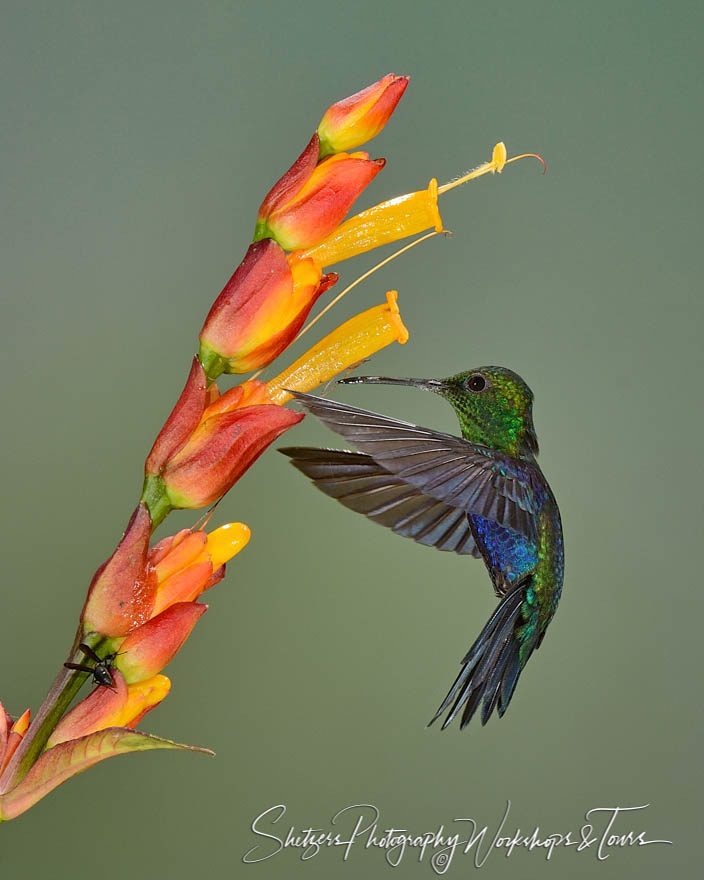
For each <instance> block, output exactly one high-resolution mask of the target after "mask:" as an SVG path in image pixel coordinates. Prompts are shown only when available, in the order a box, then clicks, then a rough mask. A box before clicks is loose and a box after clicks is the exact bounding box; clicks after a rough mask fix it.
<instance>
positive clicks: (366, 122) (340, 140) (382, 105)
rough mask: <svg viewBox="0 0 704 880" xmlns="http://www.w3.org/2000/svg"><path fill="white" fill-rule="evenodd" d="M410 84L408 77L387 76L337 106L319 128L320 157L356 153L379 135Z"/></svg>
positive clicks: (391, 74) (332, 108) (333, 107)
mask: <svg viewBox="0 0 704 880" xmlns="http://www.w3.org/2000/svg"><path fill="white" fill-rule="evenodd" d="M407 85H408V77H407V76H396V75H395V74H393V73H387V74H386V76H384V77H382V78H381V79H380V80H379V81H378V82H375V83H372V85H370V86H367V88H366V89H362V90H361V91H360V92H357V93H356V94H354V95H350V96H349V98H343V100H342V101H338V102H337V103H336V104H333V105H332V107H330V108H329V109H328V111H327V112H326V114H325V116H323V118H322V120H321V122H320V125H319V126H318V137H319V138H320V156H321V157H323V156H327V155H329V154H330V153H339V152H340V151H341V150H353V149H354V148H355V147H359V146H361V145H362V144H365V143H366V142H367V141H370V140H371V139H372V138H373V137H375V136H376V135H377V134H379V132H380V131H381V129H382V128H383V127H384V126H385V125H386V123H387V122H388V121H389V117H390V116H391V114H392V113H393V112H394V110H395V109H396V105H397V104H398V102H399V101H400V100H401V97H402V96H403V93H404V92H405V91H406V86H407Z"/></svg>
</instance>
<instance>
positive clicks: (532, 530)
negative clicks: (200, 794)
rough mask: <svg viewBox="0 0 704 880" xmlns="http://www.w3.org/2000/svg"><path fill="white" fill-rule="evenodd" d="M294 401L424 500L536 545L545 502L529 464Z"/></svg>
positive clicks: (377, 419)
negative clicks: (490, 523)
mask: <svg viewBox="0 0 704 880" xmlns="http://www.w3.org/2000/svg"><path fill="white" fill-rule="evenodd" d="M293 396H294V397H295V399H296V400H298V402H299V403H301V405H302V406H303V407H304V408H305V409H306V410H307V411H308V412H310V413H311V414H312V415H314V416H317V417H318V418H319V419H320V420H321V421H322V422H323V423H324V424H326V425H327V426H328V427H329V428H331V429H332V430H333V431H336V432H337V433H338V434H340V435H341V436H342V437H344V438H345V439H346V440H348V441H349V442H350V443H353V444H354V445H355V446H356V447H357V448H358V449H359V450H360V451H361V452H364V453H367V454H368V455H371V457H372V458H373V459H374V460H375V461H376V462H377V463H378V464H379V465H381V466H382V467H383V468H384V469H385V470H388V471H389V472H390V473H391V474H393V475H394V476H396V477H399V478H400V479H401V480H402V481H403V482H404V483H408V484H410V485H411V486H415V487H416V488H417V489H419V490H420V491H421V492H422V493H423V494H424V495H427V496H430V497H431V498H435V499H436V500H437V501H442V502H443V503H445V504H447V505H449V506H450V507H456V508H459V509H461V510H464V511H465V512H466V513H468V514H477V515H478V516H481V517H484V518H485V519H487V520H491V521H493V522H497V523H499V524H500V525H502V526H505V527H507V528H509V529H512V530H513V531H514V532H518V533H519V534H521V535H525V537H526V538H528V539H529V540H531V541H535V540H536V536H537V525H536V519H537V514H538V513H539V511H540V507H541V504H542V500H543V499H542V498H541V497H539V494H538V492H537V491H536V490H537V488H538V487H536V485H535V484H534V482H533V480H532V473H531V470H530V467H529V466H528V465H527V464H526V465H525V466H523V465H522V464H521V463H520V462H518V461H516V460H515V459H512V458H510V457H509V456H506V455H502V454H501V453H499V452H496V451H495V450H493V449H489V448H488V447H484V446H479V445H477V444H474V443H469V442H468V441H466V440H464V439H462V438H461V437H455V436H454V435H452V434H443V433H440V432H439V431H432V430H430V429H428V428H421V427H419V426H418V425H414V424H412V423H410V422H404V421H401V420H399V419H392V418H389V417H388V416H383V415H380V414H379V413H374V412H369V411H367V410H363V409H358V408H357V407H354V406H348V405H346V404H343V403H338V402H337V401H334V400H325V399H324V398H322V397H315V396H314V395H312V394H302V393H300V392H294V394H293Z"/></svg>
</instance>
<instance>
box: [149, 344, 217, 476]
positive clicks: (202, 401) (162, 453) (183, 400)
mask: <svg viewBox="0 0 704 880" xmlns="http://www.w3.org/2000/svg"><path fill="white" fill-rule="evenodd" d="M207 384H208V382H207V377H206V375H205V371H204V370H203V367H202V366H201V363H200V361H199V360H198V358H197V357H194V358H193V363H192V365H191V371H190V373H189V374H188V379H187V380H186V385H185V386H184V389H183V391H182V392H181V396H180V397H179V399H178V401H177V402H176V406H175V407H174V408H173V410H172V411H171V415H170V416H169V417H168V419H167V420H166V423H165V425H164V427H163V428H162V429H161V431H160V432H159V435H158V436H157V438H156V440H155V441H154V445H153V446H152V448H151V451H150V453H149V455H148V456H147V461H146V464H145V468H144V469H145V472H146V473H148V474H157V473H159V471H160V470H161V468H162V467H163V466H164V464H165V463H166V461H167V460H168V459H169V458H170V457H171V456H172V455H173V454H174V453H175V452H177V451H178V450H179V449H180V448H181V447H182V446H183V444H184V443H185V442H186V441H187V440H188V438H189V437H190V436H191V434H192V433H193V431H195V429H196V426H197V425H198V422H199V421H200V417H201V416H202V414H203V410H204V409H205V406H206V402H207Z"/></svg>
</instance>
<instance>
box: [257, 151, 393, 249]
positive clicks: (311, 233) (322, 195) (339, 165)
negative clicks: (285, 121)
mask: <svg viewBox="0 0 704 880" xmlns="http://www.w3.org/2000/svg"><path fill="white" fill-rule="evenodd" d="M363 155H364V156H366V154H363ZM385 164H386V163H385V160H384V159H368V158H363V157H362V156H360V155H354V154H349V153H338V154H336V155H334V156H330V157H329V158H327V159H324V160H323V161H322V162H321V163H320V165H318V166H317V168H316V169H315V171H314V172H313V174H312V175H311V177H310V180H309V181H308V182H307V183H306V185H305V186H304V187H303V188H302V189H301V191H300V192H299V193H298V194H297V195H296V196H295V197H294V198H292V199H291V200H290V201H289V202H287V203H285V204H283V205H281V206H280V207H279V208H277V209H276V210H274V211H272V212H271V213H270V214H269V215H268V216H265V217H260V221H261V222H262V223H264V224H265V225H266V234H267V235H269V236H271V237H272V238H275V239H276V240H277V241H278V242H279V244H280V245H281V246H282V247H283V248H286V250H296V249H298V248H307V247H312V246H313V245H314V244H317V243H318V242H320V241H322V240H323V239H324V238H326V237H327V236H328V235H330V233H331V232H332V231H333V230H334V229H335V228H336V227H337V226H338V225H339V224H340V223H341V222H342V220H343V219H344V218H345V215H346V214H347V212H348V211H349V210H350V208H351V207H352V205H353V204H354V202H355V201H356V199H357V198H358V196H359V195H360V194H361V192H362V191H363V190H364V188H365V187H366V186H367V185H368V184H369V183H371V181H372V180H373V179H374V178H375V177H376V175H377V174H378V173H379V172H380V171H381V169H382V168H383V167H384V165H385Z"/></svg>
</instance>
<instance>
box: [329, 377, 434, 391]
mask: <svg viewBox="0 0 704 880" xmlns="http://www.w3.org/2000/svg"><path fill="white" fill-rule="evenodd" d="M339 384H340V385H409V386H410V387H411V388H422V389H423V390H424V391H435V392H440V391H443V390H444V389H445V387H446V385H445V383H444V382H441V381H440V380H439V379H394V378H393V377H391V376H348V377H347V378H346V379H340V380H339Z"/></svg>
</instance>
